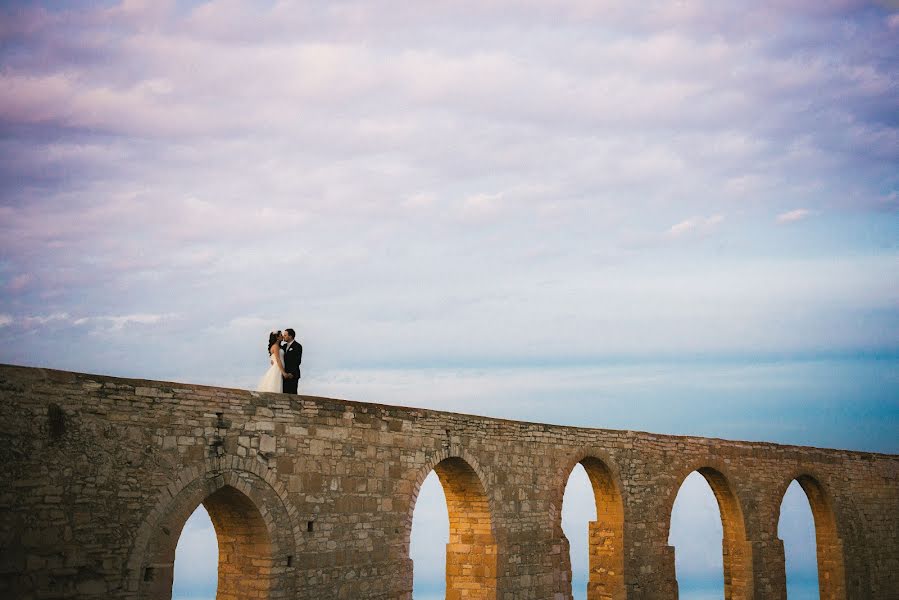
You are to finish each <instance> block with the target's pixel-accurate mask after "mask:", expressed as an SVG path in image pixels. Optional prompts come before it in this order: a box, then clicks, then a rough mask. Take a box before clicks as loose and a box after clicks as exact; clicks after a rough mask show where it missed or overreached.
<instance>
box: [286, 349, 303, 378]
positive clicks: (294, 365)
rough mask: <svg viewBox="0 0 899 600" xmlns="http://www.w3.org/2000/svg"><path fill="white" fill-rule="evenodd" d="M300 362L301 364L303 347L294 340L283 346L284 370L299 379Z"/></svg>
mask: <svg viewBox="0 0 899 600" xmlns="http://www.w3.org/2000/svg"><path fill="white" fill-rule="evenodd" d="M301 362H303V345H302V344H301V343H299V342H298V341H296V340H294V341H293V342H291V343H290V345H287V344H284V370H285V371H287V372H288V373H292V374H293V376H294V377H296V378H297V379H299V378H300V363H301Z"/></svg>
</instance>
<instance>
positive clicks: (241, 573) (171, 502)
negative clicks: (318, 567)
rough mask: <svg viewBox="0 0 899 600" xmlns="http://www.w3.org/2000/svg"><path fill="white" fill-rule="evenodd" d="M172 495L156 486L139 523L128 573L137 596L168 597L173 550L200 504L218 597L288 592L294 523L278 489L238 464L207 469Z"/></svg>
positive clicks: (247, 598) (248, 598) (254, 598)
mask: <svg viewBox="0 0 899 600" xmlns="http://www.w3.org/2000/svg"><path fill="white" fill-rule="evenodd" d="M187 477H188V474H187V473H185V475H184V476H182V480H181V481H183V482H184V483H183V484H182V486H181V487H180V491H178V492H177V493H176V494H175V496H174V497H171V496H168V494H167V493H165V492H161V493H160V498H159V500H158V504H157V506H156V508H155V509H153V511H151V513H150V515H148V517H147V519H146V520H145V521H144V524H143V525H142V526H141V528H140V530H139V532H138V535H137V539H136V541H135V546H134V550H133V553H132V557H131V559H129V569H128V572H127V574H126V576H127V577H128V581H129V583H128V584H127V585H128V587H129V589H131V590H132V591H134V592H136V597H137V598H138V599H152V600H165V599H170V598H172V591H173V580H174V566H175V551H176V548H177V544H178V541H179V539H180V538H181V534H182V531H183V529H184V526H185V523H186V522H187V520H188V517H190V516H191V514H193V513H194V512H195V511H196V509H197V507H199V506H200V505H202V506H203V507H204V509H205V510H206V511H207V512H208V514H209V519H210V521H211V523H212V527H213V529H214V531H215V537H216V539H217V548H218V564H217V590H216V595H215V597H216V599H217V600H261V599H275V598H288V597H291V595H292V593H293V590H294V588H295V581H294V579H295V578H294V573H293V572H294V568H295V567H294V565H293V557H294V554H295V548H296V539H295V535H296V533H297V531H298V528H297V525H296V524H295V523H294V522H293V520H292V519H291V517H290V515H289V513H288V512H287V509H286V508H285V505H284V504H283V500H282V499H281V498H280V496H279V495H278V491H277V490H276V489H275V488H273V487H272V486H270V485H269V484H268V483H267V482H266V481H265V480H264V479H262V478H261V477H260V476H258V475H256V474H253V473H249V472H246V471H243V470H240V471H238V470H229V471H217V472H214V471H207V472H205V473H203V474H202V475H200V476H199V477H197V478H195V479H192V480H188V479H187Z"/></svg>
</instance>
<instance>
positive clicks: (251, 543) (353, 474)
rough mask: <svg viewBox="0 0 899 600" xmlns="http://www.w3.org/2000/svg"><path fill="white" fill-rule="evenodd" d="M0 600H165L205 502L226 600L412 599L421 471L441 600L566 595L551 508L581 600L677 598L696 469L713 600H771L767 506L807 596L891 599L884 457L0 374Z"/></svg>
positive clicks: (895, 463) (890, 492) (780, 554)
mask: <svg viewBox="0 0 899 600" xmlns="http://www.w3.org/2000/svg"><path fill="white" fill-rule="evenodd" d="M0 396H2V397H0V553H2V554H0V597H2V598H14V599H20V600H30V599H38V598H41V599H50V598H84V599H87V598H91V599H93V598H97V599H99V598H103V599H107V598H111V599H128V600H133V599H141V600H146V599H153V600H156V599H165V600H168V599H169V598H170V597H171V586H172V575H173V562H174V552H175V546H176V544H177V541H178V537H179V535H180V532H181V528H182V527H183V525H184V522H185V520H186V519H187V517H188V516H189V515H190V514H191V513H192V512H193V511H194V509H195V508H196V507H197V506H198V505H200V504H201V503H202V504H204V506H205V507H206V509H207V510H208V512H209V514H210V517H211V519H212V521H213V524H214V526H215V529H216V534H217V538H218V542H219V558H220V559H219V588H218V589H219V591H218V598H219V599H221V600H225V599H228V600H244V599H254V598H270V599H294V598H297V599H300V598H303V599H317V600H323V599H330V598H335V599H346V600H366V599H372V600H373V599H391V600H394V599H399V600H408V599H410V598H411V595H412V569H413V564H412V561H411V560H410V558H409V539H410V532H411V526H412V511H413V509H414V507H415V500H416V497H417V495H418V491H419V486H420V485H421V484H422V482H423V481H424V479H425V477H426V476H427V475H428V474H429V473H430V472H431V471H432V470H434V471H436V472H437V475H438V477H439V478H440V480H441V483H442V485H443V487H444V490H445V494H446V498H447V506H448V510H449V515H450V540H449V544H448V547H447V598H448V599H449V600H470V599H490V600H494V599H497V600H511V599H550V600H562V599H566V598H570V597H571V581H570V579H571V575H570V572H571V570H570V565H569V553H568V542H567V540H566V538H565V536H564V534H563V532H562V528H561V508H562V495H563V493H564V489H565V484H566V482H567V480H568V477H569V475H570V473H571V470H572V469H573V468H574V466H575V465H577V464H578V463H581V464H583V465H584V467H585V469H586V470H587V473H588V475H589V477H590V481H591V483H592V485H593V489H594V493H595V495H596V502H597V515H598V518H597V521H596V522H595V523H592V524H591V525H590V536H589V537H590V543H591V548H590V562H591V564H590V582H589V596H590V598H591V599H615V600H618V599H625V598H626V599H629V600H633V599H666V600H667V599H673V598H677V581H676V579H675V571H674V550H673V548H671V547H670V546H669V545H668V530H669V525H670V517H671V509H672V505H673V503H674V499H675V496H676V495H677V492H678V490H679V488H680V486H681V483H682V482H683V481H684V478H685V477H686V476H687V475H688V474H689V473H691V472H693V471H699V472H700V473H701V474H702V475H703V476H705V478H706V480H707V481H708V482H709V484H710V485H711V487H712V489H713V491H714V493H715V496H716V498H717V499H718V504H719V508H720V509H721V518H722V522H723V531H724V539H723V541H722V552H723V556H724V563H725V586H726V590H725V592H726V594H725V595H726V598H727V599H728V600H730V599H735V600H736V599H740V600H744V599H763V598H764V599H769V598H770V599H776V600H783V599H785V598H786V581H785V580H786V577H785V570H784V551H783V544H782V542H781V541H780V539H778V537H777V524H778V519H779V511H780V505H781V501H782V498H783V495H784V492H785V490H786V489H787V486H788V485H789V484H790V483H791V482H792V481H793V480H794V479H795V480H798V481H799V483H800V484H801V485H802V487H803V489H804V490H805V492H806V494H807V496H808V497H809V501H810V504H811V507H812V512H813V515H814V520H815V528H816V535H817V551H818V569H819V584H820V591H821V598H824V599H827V600H831V599H844V598H851V599H858V600H862V599H864V600H871V599H882V600H896V598H899V456H893V455H883V454H872V453H864V452H849V451H845V450H824V449H818V448H806V447H796V446H783V445H777V444H768V443H755V442H736V441H725V440H718V439H704V438H697V437H676V436H669V435H656V434H650V433H643V432H634V431H613V430H603V429H585V428H577V427H561V426H555V425H544V424H538V423H524V422H516V421H506V420H499V419H490V418H484V417H475V416H468V415H460V414H452V413H445V412H437V411H431V410H420V409H414V408H402V407H396V406H383V405H377V404H365V403H360V402H347V401H342V400H332V399H326V398H313V397H304V396H299V397H298V396H288V395H282V394H257V393H252V392H247V391H243V390H235V389H219V388H213V387H204V386H197V385H186V384H180V383H163V382H155V381H138V380H129V379H119V378H113V377H105V376H96V375H83V374H75V373H66V372H61V371H51V370H45V369H33V368H24V367H13V366H0Z"/></svg>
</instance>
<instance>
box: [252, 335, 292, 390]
mask: <svg viewBox="0 0 899 600" xmlns="http://www.w3.org/2000/svg"><path fill="white" fill-rule="evenodd" d="M296 336H297V334H296V332H295V331H294V330H293V329H290V328H289V327H288V328H287V329H285V330H284V331H283V332H281V331H272V332H271V333H269V335H268V358H269V362H270V363H271V366H270V367H269V369H268V371H266V372H265V375H263V376H262V379H260V380H259V385H258V386H256V389H257V390H258V391H260V392H279V393H284V394H296V393H297V385H298V384H299V383H300V363H301V362H303V345H302V344H301V343H299V342H298V341H297V340H296Z"/></svg>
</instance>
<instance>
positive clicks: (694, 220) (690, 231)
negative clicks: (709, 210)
mask: <svg viewBox="0 0 899 600" xmlns="http://www.w3.org/2000/svg"><path fill="white" fill-rule="evenodd" d="M723 221H724V216H723V215H712V216H710V217H690V218H689V219H686V220H684V221H681V222H680V223H676V224H674V225H672V226H671V227H670V228H669V229H668V236H669V237H675V238H677V237H683V236H686V235H706V234H709V233H711V232H712V231H714V230H715V229H716V228H717V227H718V225H720V224H721V223H722V222H723Z"/></svg>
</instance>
